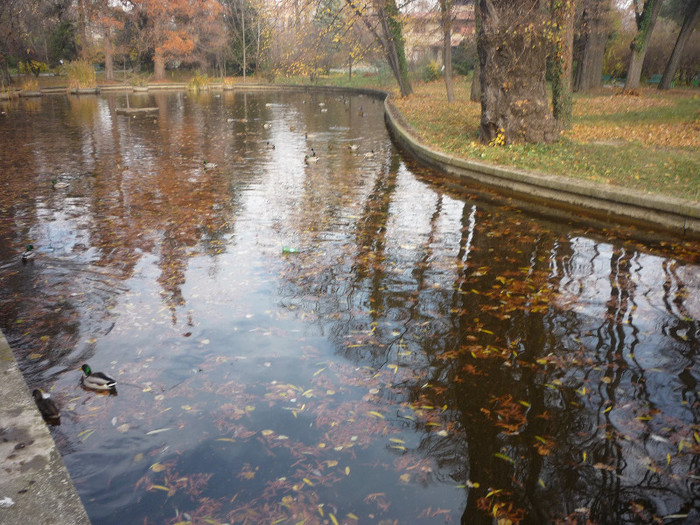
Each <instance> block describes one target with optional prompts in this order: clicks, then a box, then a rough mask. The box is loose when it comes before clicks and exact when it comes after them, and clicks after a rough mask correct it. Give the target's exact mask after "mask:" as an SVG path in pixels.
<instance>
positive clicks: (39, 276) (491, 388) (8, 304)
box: [0, 92, 700, 524]
mask: <svg viewBox="0 0 700 525" xmlns="http://www.w3.org/2000/svg"><path fill="white" fill-rule="evenodd" d="M129 103H130V105H131V106H132V107H133V106H139V105H140V106H155V107H157V108H158V111H157V113H155V114H153V115H149V116H147V117H138V118H128V117H125V116H118V115H116V112H115V110H116V109H117V108H118V107H123V106H125V105H126V96H125V95H123V94H120V95H107V96H103V97H81V98H78V97H64V96H57V97H44V98H41V99H38V100H20V101H16V102H11V103H8V104H5V105H4V106H2V109H3V110H4V111H5V115H2V116H1V117H0V293H1V295H0V327H1V328H2V330H3V332H4V333H5V334H6V336H7V338H8V340H9V342H10V344H11V346H12V347H13V350H14V351H15V354H16V356H17V357H18V359H19V361H20V365H21V367H22V370H23V372H24V373H25V376H26V378H27V381H28V383H29V386H30V388H34V387H36V386H41V387H43V388H45V389H46V390H50V391H51V392H52V394H53V396H54V398H55V399H56V400H57V401H58V403H59V404H60V405H61V407H62V422H61V425H60V426H57V427H53V428H52V433H53V436H54V439H55V440H56V442H57V444H58V446H59V448H60V450H61V452H62V454H63V457H64V460H65V462H66V464H67V466H68V469H69V470H70V473H71V476H72V477H73V479H74V481H75V484H76V486H77V488H78V491H79V492H80V495H81V497H82V499H83V502H84V504H85V506H86V508H87V510H88V513H89V515H90V517H91V519H92V520H93V522H94V523H100V524H112V523H114V524H124V523H150V524H156V523H171V524H172V523H182V522H192V523H214V524H216V523H256V524H257V523H306V524H313V523H319V524H320V523H329V524H331V523H446V522H451V523H457V522H460V520H461V521H462V522H463V523H474V524H480V523H484V524H487V523H488V524H490V523H492V516H497V517H499V518H509V519H511V520H512V521H513V522H518V521H520V522H522V523H537V524H540V523H553V522H556V521H557V520H562V521H563V520H564V519H566V518H568V519H569V520H570V522H577V523H585V522H586V520H590V521H591V522H594V523H606V524H607V523H610V524H613V523H614V524H617V523H651V522H659V523H695V522H696V521H695V520H697V519H699V514H698V507H699V506H700V465H699V461H698V458H700V455H699V452H700V422H699V417H700V410H699V400H698V395H699V391H700V387H699V386H698V379H699V378H700V367H699V366H698V347H699V345H698V341H699V339H700V246H699V245H698V244H692V243H674V242H671V241H669V242H650V241H649V242H638V241H633V240H629V239H631V238H634V237H633V236H630V235H628V234H626V233H624V234H623V233H622V232H619V231H614V232H601V231H593V230H590V229H585V228H583V227H580V226H575V225H570V224H556V223H554V222H547V221H546V220H542V219H538V218H534V217H531V216H528V215H527V214H525V213H523V212H520V211H519V210H518V208H517V204H513V203H509V202H508V201H506V200H505V199H501V200H500V201H499V200H498V199H493V198H490V197H489V196H488V195H487V194H485V193H483V192H479V191H477V190H476V189H475V190H473V191H472V192H470V193H462V192H456V191H454V190H450V189H448V188H447V187H445V186H444V185H442V184H441V182H440V178H439V177H437V176H436V174H434V173H431V172H429V171H427V170H425V169H424V168H420V167H418V166H416V165H415V164H413V163H412V162H411V161H410V160H409V159H407V158H404V157H402V155H401V154H400V153H399V152H398V151H397V150H396V148H395V147H394V146H393V145H392V143H391V141H390V139H389V137H388V135H387V132H386V130H385V127H384V122H383V116H382V107H381V105H380V104H379V103H374V102H373V100H372V99H370V98H368V97H364V96H355V97H351V98H343V97H341V96H335V95H329V94H324V93H287V94H285V93H281V92H280V93H264V94H253V93H248V94H242V93H235V94H234V93H230V92H225V93H221V94H214V93H211V94H210V93H205V94H201V95H186V94H184V93H170V94H165V93H164V94H158V95H143V96H137V95H130V97H129ZM320 104H324V105H323V106H321V105H320ZM324 110H325V111H324ZM363 114H364V116H363ZM351 144H357V145H358V146H359V149H357V150H351V149H350V148H349V147H348V146H349V145H351ZM273 146H274V149H273ZM312 148H313V151H314V152H315V153H316V156H318V157H320V161H319V162H318V163H313V164H307V163H305V161H304V156H305V155H307V154H309V155H311V154H312ZM371 151H373V152H374V155H373V156H371V157H366V156H365V154H366V153H368V152H371ZM204 161H207V162H211V163H216V164H217V167H215V168H206V167H205V166H204V165H203V162H204ZM52 179H55V180H56V182H57V183H56V186H55V187H52V183H51V181H52ZM611 233H614V234H615V235H614V236H613V235H611ZM625 238H627V240H625ZM30 243H31V244H33V245H34V246H35V249H36V252H37V256H36V259H35V261H33V262H30V263H29V264H26V265H22V264H21V262H20V258H19V254H21V253H22V251H23V249H24V246H26V245H27V244H30ZM289 249H292V250H291V251H297V253H288V252H289V251H290V250H289ZM84 362H87V363H89V364H90V365H91V366H92V368H93V369H94V370H98V371H103V372H106V373H109V374H110V375H112V376H114V377H115V378H116V379H117V380H118V382H119V387H118V395H116V396H107V395H100V394H96V393H94V392H89V391H85V390H83V389H82V388H81V387H80V384H79V380H80V376H81V372H80V371H79V367H80V365H81V364H83V363H84Z"/></svg>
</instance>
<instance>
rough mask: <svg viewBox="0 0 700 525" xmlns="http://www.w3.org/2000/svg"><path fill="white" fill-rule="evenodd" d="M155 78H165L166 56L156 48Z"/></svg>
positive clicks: (154, 56) (154, 61) (154, 60)
mask: <svg viewBox="0 0 700 525" xmlns="http://www.w3.org/2000/svg"><path fill="white" fill-rule="evenodd" d="M153 79H154V80H164V79H165V57H164V56H163V53H162V52H161V51H160V50H158V49H156V52H155V55H153Z"/></svg>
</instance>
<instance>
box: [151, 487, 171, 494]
mask: <svg viewBox="0 0 700 525" xmlns="http://www.w3.org/2000/svg"><path fill="white" fill-rule="evenodd" d="M151 489H156V490H163V491H165V492H170V489H169V488H168V487H164V486H163V485H151Z"/></svg>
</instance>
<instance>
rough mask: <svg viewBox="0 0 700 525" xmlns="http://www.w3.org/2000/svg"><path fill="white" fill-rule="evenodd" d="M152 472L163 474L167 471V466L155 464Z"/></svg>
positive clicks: (152, 466)
mask: <svg viewBox="0 0 700 525" xmlns="http://www.w3.org/2000/svg"><path fill="white" fill-rule="evenodd" d="M151 470H152V471H153V472H163V471H164V470H165V465H163V464H162V463H154V464H153V465H151Z"/></svg>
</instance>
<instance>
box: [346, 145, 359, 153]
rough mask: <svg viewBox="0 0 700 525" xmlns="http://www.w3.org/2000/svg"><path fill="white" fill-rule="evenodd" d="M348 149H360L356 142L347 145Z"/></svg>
mask: <svg viewBox="0 0 700 525" xmlns="http://www.w3.org/2000/svg"><path fill="white" fill-rule="evenodd" d="M348 149H349V150H350V151H357V150H358V149H360V146H358V145H357V144H350V145H348Z"/></svg>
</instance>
